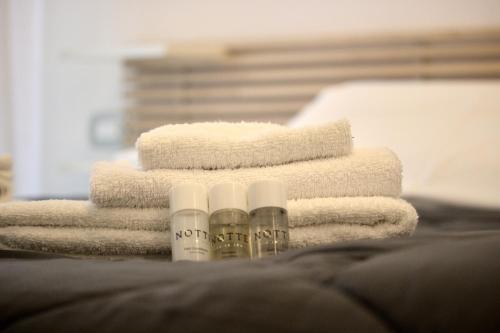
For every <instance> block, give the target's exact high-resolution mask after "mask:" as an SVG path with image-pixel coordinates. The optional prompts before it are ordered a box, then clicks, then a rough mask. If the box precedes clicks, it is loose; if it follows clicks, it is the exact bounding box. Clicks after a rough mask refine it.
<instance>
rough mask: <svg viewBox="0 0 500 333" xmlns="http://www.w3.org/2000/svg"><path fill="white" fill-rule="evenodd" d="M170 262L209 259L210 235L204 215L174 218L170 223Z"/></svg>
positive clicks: (206, 218) (186, 215) (187, 215)
mask: <svg viewBox="0 0 500 333" xmlns="http://www.w3.org/2000/svg"><path fill="white" fill-rule="evenodd" d="M171 240H172V260H173V261H179V260H191V261H207V260H209V259H210V234H209V233H208V217H207V215H206V214H185V215H180V214H179V215H178V216H174V218H173V219H172V223H171Z"/></svg>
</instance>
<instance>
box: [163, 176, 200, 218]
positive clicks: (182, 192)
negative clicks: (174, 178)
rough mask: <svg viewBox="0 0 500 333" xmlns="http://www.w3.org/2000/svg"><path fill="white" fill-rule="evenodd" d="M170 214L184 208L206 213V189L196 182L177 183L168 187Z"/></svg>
mask: <svg viewBox="0 0 500 333" xmlns="http://www.w3.org/2000/svg"><path fill="white" fill-rule="evenodd" d="M169 198H170V215H173V214H175V213H176V212H178V211H180V210H184V209H195V210H201V211H204V212H205V213H208V200H207V189H206V187H205V186H203V185H201V184H196V183H184V184H179V185H176V186H174V187H172V188H171V189H170V193H169Z"/></svg>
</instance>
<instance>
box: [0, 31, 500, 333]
mask: <svg viewBox="0 0 500 333" xmlns="http://www.w3.org/2000/svg"><path fill="white" fill-rule="evenodd" d="M499 36H500V34H499V33H498V31H493V32H492V31H489V32H484V31H482V32H474V33H471V34H469V33H465V34H463V33H462V34H453V33H452V34H432V35H425V38H424V37H423V35H421V34H417V35H413V37H412V38H410V39H408V36H391V37H390V38H389V37H384V38H375V39H373V38H364V39H363V38H362V39H358V40H356V42H355V43H354V44H355V45H354V47H358V50H359V48H361V49H363V50H364V52H366V53H363V52H361V53H352V47H353V40H352V39H342V40H337V41H336V42H332V41H331V40H326V41H325V40H321V41H320V42H319V41H317V40H315V41H314V42H307V43H305V42H304V41H302V42H300V43H298V44H294V43H291V42H290V41H286V42H282V43H278V44H273V43H254V44H250V45H251V46H247V47H244V46H242V44H235V45H233V46H232V48H230V49H232V50H233V52H235V51H234V50H239V52H240V53H241V54H243V55H245V54H246V55H248V57H249V58H246V57H243V58H242V59H240V60H238V59H236V60H232V62H231V61H230V63H229V65H228V64H227V63H226V62H225V60H224V61H223V63H222V64H221V62H220V61H221V60H220V59H218V58H217V59H216V60H211V61H210V62H208V63H207V62H206V61H203V62H201V63H200V62H199V59H198V60H195V61H194V62H193V60H192V59H191V60H189V65H186V62H185V61H180V62H179V61H176V62H173V63H172V62H171V61H170V60H165V59H158V60H156V61H150V60H148V61H146V60H145V61H137V60H135V61H131V62H129V63H128V64H127V66H129V67H130V68H131V70H132V71H133V76H132V80H133V81H134V82H135V84H136V85H137V87H139V88H140V89H139V88H138V89H137V91H135V92H133V94H132V95H133V96H135V97H134V98H136V99H137V102H138V103H137V105H135V106H134V107H133V108H131V109H130V110H129V111H128V112H129V118H130V119H132V120H131V121H130V123H129V125H127V126H128V133H129V138H128V140H129V142H132V141H133V140H134V139H135V136H136V134H137V133H138V132H139V131H142V130H144V126H146V127H147V126H155V124H156V122H157V121H161V119H163V120H165V119H171V120H172V119H174V118H175V119H181V120H182V121H185V120H186V118H185V117H188V118H189V119H191V118H190V117H192V116H193V115H194V114H196V113H197V112H203V113H204V116H205V117H208V118H206V119H208V120H213V118H210V117H217V112H216V113H213V112H212V111H210V110H212V109H210V108H208V109H204V103H205V102H207V101H208V102H207V105H211V106H214V105H225V106H226V107H227V106H228V105H230V106H232V107H236V109H237V111H238V112H236V114H232V115H231V117H232V118H230V120H235V119H236V120H238V119H240V118H238V117H240V116H244V115H245V112H252V114H253V116H255V109H254V108H255V107H256V108H257V109H259V110H264V111H262V112H261V113H259V112H257V113H259V114H258V115H257V116H256V118H255V119H261V118H259V117H260V116H262V114H264V116H265V115H266V112H271V111H272V112H271V113H272V115H273V117H274V116H276V115H278V116H277V117H278V118H279V119H280V120H281V121H283V122H288V121H289V120H290V117H292V116H294V115H295V117H294V118H293V119H292V120H291V121H290V123H289V124H290V125H291V126H306V125H308V124H314V123H317V122H318V121H319V122H321V121H326V120H333V119H338V118H341V117H347V118H349V119H350V120H351V123H352V126H353V128H356V130H355V131H354V132H355V133H363V134H362V135H361V134H360V135H357V136H356V137H355V138H354V141H355V143H356V144H361V145H368V144H370V143H371V144H373V145H386V146H389V147H393V148H394V149H395V150H396V152H397V153H398V154H399V155H400V156H401V159H402V161H403V164H404V167H405V170H407V171H406V173H405V178H404V179H405V184H403V185H404V192H403V194H404V196H405V198H406V199H407V200H408V201H410V202H411V203H412V204H413V205H414V206H415V207H416V209H417V212H418V214H419V225H418V227H417V229H416V231H415V233H414V235H413V236H411V237H407V238H391V239H384V240H358V241H349V242H342V243H337V244H332V245H327V246H321V247H312V248H307V249H302V250H292V251H288V252H286V253H283V254H281V255H279V256H276V257H273V258H267V259H263V260H258V261H251V262H249V261H244V260H229V261H224V262H213V263H187V262H184V263H170V262H169V258H168V257H148V258H116V257H113V258H111V257H109V258H102V257H94V258H89V257H78V256H64V255H57V254H47V253H43V252H31V251H19V250H11V249H0V330H1V331H5V332H31V331H42V332H44V331H48V332H56V331H64V332H82V331H102V332H118V331H120V332H137V331H141V332H142V331H160V330H161V331H169V332H181V331H182V332H195V331H221V332H226V331H238V332H255V331H259V332H332V331H340V332H471V331H473V332H498V331H499V330H500V316H499V315H498V314H499V313H500V288H499V281H500V260H498V259H499V258H500V194H499V193H500V192H499V191H500V186H498V179H500V177H499V176H500V167H499V160H500V158H499V156H498V152H497V147H496V146H497V143H498V139H499V135H500V134H499V133H500V132H499V131H498V130H497V129H496V128H497V127H498V117H499V114H500V113H499V112H498V111H499V108H500V101H499V98H500V94H499V93H497V92H500V89H499V87H500V84H499V83H498V82H496V81H495V80H491V79H494V78H497V77H498V76H499V75H500V67H499V66H498V64H499V63H498V57H500V51H499V50H500V49H498V45H499V44H498V43H499V41H500V39H499V38H500V37H499ZM409 40H410V41H411V42H408V41H409ZM325 43H326V44H327V45H330V46H328V47H325ZM328 43H330V44H328ZM464 43H465V44H466V45H465V46H464ZM374 44H376V45H374ZM296 45H299V46H300V47H299V50H297V49H294V48H293V46H296ZM356 45H357V46H356ZM360 45H361V46H360ZM377 45H378V46H377ZM381 45H382V46H384V45H385V46H388V50H386V51H384V50H381V49H380V46H381ZM470 45H475V46H477V48H470ZM304 48H305V49H304ZM346 48H347V49H348V50H346ZM394 48H396V49H397V50H395V49H394ZM339 49H341V50H342V49H344V51H339V53H336V52H337V51H338V50H339ZM283 50H285V51H286V50H288V51H290V50H291V52H290V55H289V56H287V57H284V58H283V57H282V55H280V54H279V53H280V52H283ZM294 50H295V51H294ZM336 50H337V51H336ZM349 50H350V51H349ZM271 51H272V52H271ZM367 51H370V52H367ZM259 52H260V53H259ZM266 52H270V53H273V52H274V53H275V54H274V55H273V56H270V55H269V54H267V53H266ZM262 53H266V54H262ZM276 53H277V54H276ZM304 53H305V54H308V55H309V57H307V58H304V59H305V60H307V61H309V62H304V61H303V64H302V66H303V67H304V68H303V70H299V71H296V70H294V71H292V72H293V73H292V74H290V75H292V76H291V77H289V78H290V79H289V80H283V79H281V80H279V77H280V75H281V76H282V75H285V76H286V75H288V74H286V73H287V70H290V69H293V68H295V66H294V65H293V64H294V61H296V60H297V55H299V57H301V55H302V56H303V55H304ZM236 54H238V53H236ZM325 54H326V55H325ZM335 54H339V56H338V57H336V58H335V57H333V60H332V61H325V59H330V58H328V56H332V55H335ZM353 54H355V55H356V57H355V61H354V62H352V61H351V62H349V57H350V56H352V55H353ZM250 55H252V56H250ZM325 57H327V58H325ZM374 57H375V58H376V59H378V60H376V61H375V60H374ZM387 57H392V58H391V59H393V60H394V61H395V64H397V66H399V67H397V68H399V69H397V70H395V69H394V68H392V67H391V65H390V64H388V63H387V59H388V58H387ZM415 57H417V58H418V59H421V60H419V61H418V64H417V65H416V66H415V64H414V63H413V61H414V59H415ZM248 59H249V60H248ZM384 59H385V60H384ZM263 60H265V61H267V62H268V63H271V64H274V65H273V66H275V65H276V66H278V67H280V66H279V63H280V62H282V61H285V60H286V61H288V62H285V65H282V66H281V67H280V68H281V69H280V70H278V71H276V70H274V71H270V72H266V71H264V72H266V73H268V74H265V75H267V76H266V78H268V79H269V80H271V81H273V80H274V81H273V82H274V83H269V82H267V83H265V84H271V85H272V84H275V85H280V84H283V86H281V88H279V89H278V90H276V91H278V92H279V91H281V92H284V93H283V94H282V95H280V97H279V98H277V99H274V100H273V101H270V99H269V98H267V99H266V98H261V97H262V96H261V95H259V94H258V92H259V91H260V90H251V92H249V91H250V90H238V89H236V88H235V91H232V92H231V93H233V94H235V95H234V96H232V97H231V96H229V97H228V96H225V97H224V98H222V99H221V98H219V97H220V96H217V95H208V97H207V95H206V93H205V92H203V89H201V88H200V89H201V90H200V89H198V90H196V89H194V90H193V87H195V86H196V84H195V85H194V86H193V85H191V83H192V82H191V81H189V80H208V83H207V84H206V86H207V87H213V83H214V82H212V81H211V80H213V75H215V76H217V74H214V72H216V71H217V70H222V71H229V72H231V69H227V68H225V67H224V66H229V67H231V66H233V67H234V68H233V69H234V70H235V71H243V72H246V73H247V74H248V77H246V76H244V77H243V79H245V80H247V79H248V80H250V79H251V78H252V77H253V78H254V80H257V79H256V78H259V77H258V76H257V77H255V76H253V74H251V73H252V70H251V69H248V68H254V69H255V68H256V69H258V70H260V71H262V64H261V61H263ZM384 61H385V65H384V66H381V67H380V64H381V63H384ZM428 61H430V63H428ZM367 62H368V65H367ZM448 62H449V63H448ZM193 63H194V65H193ZM450 63H451V65H450ZM362 64H364V65H362ZM408 64H413V65H410V66H408ZM460 64H462V65H460ZM464 64H465V65H464ZM192 66H194V67H195V68H197V69H195V70H192V69H191V67H192ZM245 66H246V67H248V68H247V69H243V68H242V67H245ZM252 66H253V67H252ZM315 66H316V67H315ZM321 66H323V67H321ZM339 66H340V67H342V66H347V67H348V69H345V70H344V71H340V73H342V75H337V74H336V73H339V72H336V71H337V70H338V67H339ZM363 66H364V67H363ZM246 67H245V68H246ZM314 67H315V68H316V69H315V70H314V71H309V70H311V68H314ZM324 67H327V68H330V71H326V72H325V71H324V69H325V68H324ZM207 68H208V72H210V73H212V74H210V75H208V76H207V75H200V76H197V74H196V71H197V70H200V71H202V72H203V71H207ZM318 68H320V69H319V70H318ZM356 68H357V69H356ZM360 68H362V70H360ZM374 68H375V69H374ZM169 71H170V72H174V73H177V74H176V75H177V76H175V75H174V76H173V78H172V77H171V76H168V75H166V73H167V74H168V73H170V72H169ZM183 71H186V72H188V73H190V74H189V75H187V76H183V75H181V74H182V72H183ZM311 73H315V75H316V76H314V75H313V76H310V74H311ZM318 73H319V74H318ZM325 73H326V74H325ZM391 73H392V74H391ZM271 74H272V75H271ZM293 75H295V76H293ZM233 76H234V75H233ZM231 77H232V76H231V75H228V80H230V79H231ZM450 77H451V78H461V79H471V78H472V79H475V80H476V81H470V80H467V82H465V81H461V82H457V80H452V81H448V80H443V79H449V78H450ZM277 78H278V79H277ZM359 78H361V79H365V81H363V82H358V83H353V82H350V83H348V84H346V83H342V84H339V82H344V81H345V80H352V79H359ZM408 78H411V80H408ZM415 78H426V79H433V80H432V82H431V81H422V80H415ZM236 79H238V80H239V79H241V77H239V76H238V77H237V78H236ZM309 79H310V80H312V81H314V82H313V84H314V85H315V86H314V89H315V90H314V91H313V90H307V89H305V88H304V85H300V83H301V82H302V83H304V80H306V81H307V80H309ZM367 79H377V81H376V82H373V80H371V81H372V82H366V80H367ZM381 79H384V81H380V80H381ZM386 79H391V80H390V82H387V80H386ZM395 79H399V80H401V79H406V80H405V81H394V80H395ZM437 79H440V80H439V81H436V80H437ZM478 79H480V81H477V80H478ZM186 80H187V81H186ZM266 80H267V79H266ZM332 80H333V82H332ZM171 81H172V82H171ZM257 81H258V80H257ZM309 83H311V82H309ZM309 83H308V87H309V88H311V87H310V84H309ZM331 83H335V84H336V85H333V86H329V85H330V84H331ZM231 84H234V82H233V83H231ZM240 84H241V85H245V84H250V83H248V82H246V81H245V82H243V83H241V82H240ZM251 84H257V83H255V82H253V83H251ZM259 84H262V82H261V83H259ZM198 85H201V86H203V84H201V83H199V82H198ZM264 86H265V85H264ZM290 86H294V87H295V88H294V89H296V90H293V89H292V90H290V89H289V88H290ZM325 86H329V87H328V88H326V89H323V90H322V93H321V94H320V95H319V97H318V98H316V99H315V100H314V101H313V102H312V103H308V102H310V99H311V98H312V97H313V96H314V95H315V94H316V93H317V92H319V91H320V90H321V89H322V88H324V87H325ZM297 87H298V88H297ZM309 88H308V89H309ZM149 89H152V91H150V90H149ZM169 89H172V91H171V92H170V94H166V95H162V94H163V93H162V92H161V91H162V90H169ZM207 89H208V88H207ZM297 89H299V90H301V91H302V93H301V94H297V93H296V92H297V91H298V90H297ZM311 89H313V88H311ZM213 91H216V90H213ZM291 91H292V93H290V92H291ZM274 92H275V91H274ZM274 92H273V93H274ZM417 92H418V93H417ZM479 92H480V93H479ZM266 93H267V94H269V91H267V92H266ZM158 94H160V96H164V98H163V99H162V98H160V99H158V98H157V97H158ZM176 94H177V95H176ZM179 94H180V95H179ZM198 94H201V97H200V96H199V95H198ZM238 94H240V95H238ZM248 94H250V95H251V96H249V95H248ZM165 96H166V97H165ZM172 96H173V97H172ZM176 96H177V97H176ZM203 96H205V97H203ZM214 96H215V97H214ZM259 96H260V97H259ZM291 96H292V97H293V96H295V97H296V98H295V99H293V98H290V97H291ZM297 96H298V97H297ZM443 96H444V97H443ZM477 96H479V98H478V97H477ZM268 97H269V96H268ZM396 97H397V98H396ZM436 98H438V99H440V100H441V102H440V103H442V104H440V105H441V107H440V109H439V112H440V113H439V114H440V117H435V114H436V111H435V110H432V109H429V108H430V107H432V106H435V105H436ZM151 99H153V100H155V99H156V101H157V102H155V103H156V104H154V103H152V104H151ZM210 99H212V100H210ZM148 100H149V101H150V102H149V104H148V102H147V101H148ZM158 100H160V101H161V100H163V101H167V102H166V103H165V104H161V103H163V102H158ZM415 100H416V101H418V103H421V104H419V105H415ZM141 101H142V102H141ZM144 101H146V102H144ZM224 101H225V102H224ZM249 101H250V102H249ZM291 101H292V102H293V103H291ZM464 101H469V102H468V103H471V104H464V103H465V102H464ZM143 102H144V105H143V104H141V103H143ZM299 104H300V105H299ZM384 105H385V106H388V105H390V107H384ZM277 106H279V108H275V109H273V108H274V107H277ZM367 106H369V110H368V111H371V113H370V112H368V111H367V110H366V108H367ZM298 109H301V112H300V113H298V114H296V110H298ZM183 110H184V111H185V110H188V111H189V112H187V111H186V112H187V114H183V115H182V116H179V114H182V112H184V111H183ZM217 110H219V109H217ZM244 110H247V111H244ZM394 110H396V111H397V112H400V115H401V114H403V115H405V116H403V117H400V118H401V119H399V118H397V117H396V118H397V119H396V118H394V117H392V116H391V112H395V111H394ZM240 111H241V112H240ZM422 111H425V112H422ZM211 112H212V113H211ZM405 112H406V113H405ZM461 112H462V113H461ZM464 112H465V113H464ZM470 112H472V116H471V114H470ZM457 114H460V116H459V117H458V118H457ZM464 114H466V115H467V117H463V118H462V115H464ZM476 116H477V117H476ZM447 117H448V118H447ZM134 119H135V120H136V121H133V120H134ZM252 119H254V118H252ZM266 119H267V120H270V119H269V118H265V119H264V120H266ZM398 119H399V122H397V121H398ZM408 119H411V120H412V121H408ZM447 119H459V120H461V121H459V122H455V123H454V126H453V128H451V129H450V131H448V132H446V133H447V134H448V136H449V138H451V139H453V138H457V139H456V140H447V141H446V145H445V147H447V151H445V152H444V151H443V149H442V148H441V147H442V145H437V144H436V142H439V140H440V139H442V133H443V132H442V131H441V130H443V129H446V128H447V126H448V124H449V122H448V121H447ZM476 120H477V121H478V122H475V121H476ZM415 124H421V125H422V124H423V125H422V126H423V127H425V124H432V125H435V126H434V127H432V126H431V127H429V128H426V130H427V131H426V137H425V140H418V139H417V138H416V137H415V136H408V137H404V135H403V136H402V135H401V133H403V134H404V133H410V132H411V131H412V130H413V132H411V133H414V132H415V131H414V129H412V126H415ZM465 125H469V126H471V128H472V129H473V131H464V130H463V128H466V127H463V126H465ZM405 126H406V127H405ZM422 126H421V127H422ZM396 127H397V128H398V131H399V132H398V133H394V132H391V129H394V128H396ZM448 129H449V128H448ZM452 130H453V131H452ZM377 133H378V134H381V133H382V134H383V135H382V134H381V135H377ZM457 133H459V134H461V133H466V134H467V135H468V136H459V137H457ZM417 134H418V133H417ZM415 135H416V134H415ZM471 147H472V148H471ZM474 147H475V148H474ZM477 147H482V148H484V149H482V148H481V149H479V150H477ZM471 149H472V150H471ZM471 151H472V152H478V153H477V154H476V155H474V159H471ZM447 154H448V155H447ZM423 166H425V167H423ZM0 243H1V242H0Z"/></svg>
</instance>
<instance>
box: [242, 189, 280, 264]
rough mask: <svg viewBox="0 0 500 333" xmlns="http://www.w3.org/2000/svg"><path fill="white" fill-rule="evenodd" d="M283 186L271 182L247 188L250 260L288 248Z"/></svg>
mask: <svg viewBox="0 0 500 333" xmlns="http://www.w3.org/2000/svg"><path fill="white" fill-rule="evenodd" d="M286 202H287V195H286V187H285V185H284V184H283V183H281V182H278V181H274V180H265V181H259V182H256V183H253V184H251V185H250V186H249V188H248V208H249V211H250V244H251V256H252V258H254V259H256V258H262V257H265V256H268V255H276V254H278V253H280V252H283V251H285V250H287V249H288V240H289V237H288V213H287V206H286Z"/></svg>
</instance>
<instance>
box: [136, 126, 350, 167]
mask: <svg viewBox="0 0 500 333" xmlns="http://www.w3.org/2000/svg"><path fill="white" fill-rule="evenodd" d="M136 147H137V150H138V153H139V160H140V162H141V166H142V169H143V170H154V169H206V170H210V169H235V168H251V167H263V166H273V165H281V164H286V163H291V162H298V161H307V160H314V159H320V158H335V157H341V156H345V155H348V154H350V153H351V150H352V136H351V128H350V125H349V122H348V121H347V120H340V121H337V122H333V123H329V124H325V125H322V126H314V127H304V128H296V129H292V128H288V127H285V126H281V125H277V124H271V123H252V122H249V123H245V122H242V123H226V122H218V123H194V124H177V125H165V126H162V127H158V128H156V129H153V130H151V131H149V132H146V133H143V134H142V135H141V136H140V137H139V139H138V140H137V142H136Z"/></svg>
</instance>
